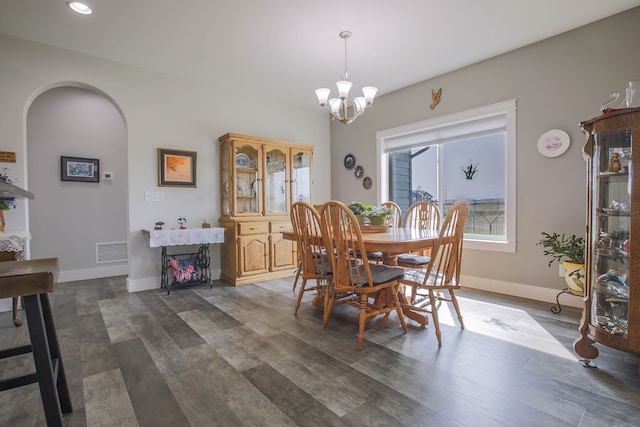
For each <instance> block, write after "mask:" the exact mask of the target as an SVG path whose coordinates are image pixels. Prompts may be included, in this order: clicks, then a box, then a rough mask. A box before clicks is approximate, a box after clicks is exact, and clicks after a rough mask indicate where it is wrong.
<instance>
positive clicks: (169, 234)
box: [142, 227, 224, 295]
mask: <svg viewBox="0 0 640 427" xmlns="http://www.w3.org/2000/svg"><path fill="white" fill-rule="evenodd" d="M142 232H143V233H145V234H148V235H149V247H152V248H157V247H160V248H162V252H161V256H160V267H161V270H162V272H161V283H160V286H161V287H162V288H164V289H166V290H167V295H169V294H171V286H172V285H173V284H174V282H175V281H174V280H169V270H170V269H171V266H170V263H169V261H170V260H171V259H177V258H179V257H186V256H194V255H195V256H197V265H198V269H199V271H200V275H199V279H198V280H197V281H198V282H202V283H208V284H209V287H211V286H213V282H212V280H211V258H210V255H209V244H210V243H223V242H224V228H222V227H211V228H187V229H177V230H142ZM188 245H200V247H199V249H198V252H188V253H177V254H169V253H167V247H168V246H188ZM190 283H195V282H190Z"/></svg>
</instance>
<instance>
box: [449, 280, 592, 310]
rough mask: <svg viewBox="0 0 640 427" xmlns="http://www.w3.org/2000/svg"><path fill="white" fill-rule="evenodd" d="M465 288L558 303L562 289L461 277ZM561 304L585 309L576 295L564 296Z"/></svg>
mask: <svg viewBox="0 0 640 427" xmlns="http://www.w3.org/2000/svg"><path fill="white" fill-rule="evenodd" d="M460 282H461V283H462V286H463V287H466V288H472V289H478V290H482V291H489V292H495V293H498V294H504V295H510V296H514V297H521V298H528V299H532V300H536V301H544V302H549V303H553V304H555V303H556V296H557V295H558V293H559V292H560V291H561V289H551V288H542V287H540V286H531V285H524V284H522V283H513V282H504V281H501V280H493V279H486V278H484V277H473V276H465V275H461V276H460ZM560 303H561V304H562V305H564V306H569V307H576V308H583V307H584V304H583V302H582V298H580V297H578V296H574V295H567V296H564V295H563V296H562V297H561V301H560Z"/></svg>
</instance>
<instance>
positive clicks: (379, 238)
mask: <svg viewBox="0 0 640 427" xmlns="http://www.w3.org/2000/svg"><path fill="white" fill-rule="evenodd" d="M376 231H377V229H376ZM438 236H439V231H438V230H433V229H422V228H400V227H388V228H387V229H385V231H382V232H373V233H372V232H368V231H367V230H366V226H365V227H363V230H362V239H363V241H364V246H365V248H366V250H367V252H382V262H383V263H384V264H386V265H393V266H396V265H398V255H400V254H404V253H408V252H415V251H421V250H425V249H429V248H431V247H433V246H434V245H435V242H436V240H438ZM282 237H283V238H284V239H287V240H294V241H295V240H296V237H295V234H294V232H293V231H284V232H283V233H282ZM398 300H399V301H400V304H401V305H402V312H403V313H404V315H405V316H407V317H408V318H409V319H411V320H414V321H416V322H417V323H419V324H420V325H422V326H425V325H427V324H428V323H429V319H428V318H427V316H425V315H424V314H423V312H419V311H414V310H412V309H411V305H410V304H409V302H408V300H407V298H406V296H405V295H404V293H403V292H401V291H398Z"/></svg>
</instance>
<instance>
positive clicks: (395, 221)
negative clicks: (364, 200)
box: [380, 200, 402, 227]
mask: <svg viewBox="0 0 640 427" xmlns="http://www.w3.org/2000/svg"><path fill="white" fill-rule="evenodd" d="M380 206H385V207H387V208H389V209H391V210H392V211H393V216H392V217H387V221H388V222H387V223H388V224H389V225H392V226H394V227H400V226H401V224H402V209H401V208H400V206H398V204H397V203H396V202H392V201H391V200H389V201H388V202H382V203H381V204H380Z"/></svg>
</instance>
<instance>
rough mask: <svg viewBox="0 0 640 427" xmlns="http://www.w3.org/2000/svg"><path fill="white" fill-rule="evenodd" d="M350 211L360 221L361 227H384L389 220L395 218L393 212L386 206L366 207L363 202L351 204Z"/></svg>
mask: <svg viewBox="0 0 640 427" xmlns="http://www.w3.org/2000/svg"><path fill="white" fill-rule="evenodd" d="M349 209H350V210H351V212H353V214H354V215H355V216H356V218H357V219H358V222H359V223H360V225H362V224H366V223H367V221H368V223H369V224H371V225H384V223H385V221H386V219H387V218H389V217H392V216H393V210H392V209H391V208H388V207H386V206H374V205H365V204H363V203H361V202H351V203H350V204H349Z"/></svg>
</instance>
